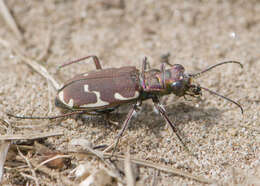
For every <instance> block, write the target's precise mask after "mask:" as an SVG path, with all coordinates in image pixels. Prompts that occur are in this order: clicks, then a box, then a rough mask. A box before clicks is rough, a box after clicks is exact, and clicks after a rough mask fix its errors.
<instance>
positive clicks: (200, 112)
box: [130, 102, 225, 137]
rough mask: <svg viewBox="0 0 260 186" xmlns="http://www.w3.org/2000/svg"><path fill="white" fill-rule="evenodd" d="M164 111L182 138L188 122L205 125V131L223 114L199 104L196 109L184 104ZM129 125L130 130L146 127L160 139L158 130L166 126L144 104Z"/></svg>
mask: <svg viewBox="0 0 260 186" xmlns="http://www.w3.org/2000/svg"><path fill="white" fill-rule="evenodd" d="M165 109H166V112H167V114H168V116H169V118H170V120H171V122H172V123H174V124H175V125H176V126H177V127H178V129H179V131H180V132H181V135H183V136H185V133H184V132H183V130H182V129H183V128H184V127H185V125H188V124H189V123H190V122H200V123H205V125H204V127H205V128H206V130H210V129H211V128H212V127H213V126H215V125H217V124H218V123H219V122H218V121H219V120H220V119H221V118H222V114H223V113H224V112H225V111H223V110H219V109H217V108H214V107H213V108H206V105H205V104H203V103H201V105H200V107H199V108H198V107H195V106H191V105H189V104H186V103H184V102H179V103H177V104H174V105H170V106H167V107H166V108H165ZM148 118H149V119H148ZM144 121H145V122H144ZM130 125H131V126H130V129H131V127H132V128H134V129H136V130H138V129H139V128H143V127H148V129H149V130H150V131H151V132H152V133H153V134H154V135H155V136H157V137H160V133H159V132H158V130H163V128H164V127H165V125H166V124H165V120H164V118H163V117H162V116H160V115H159V114H157V113H155V112H154V110H153V107H152V106H150V105H146V104H144V105H143V109H142V112H141V113H140V114H139V116H138V117H137V118H135V119H134V120H133V121H132V122H131V124H130Z"/></svg>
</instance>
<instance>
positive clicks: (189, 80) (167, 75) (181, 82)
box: [160, 64, 201, 97]
mask: <svg viewBox="0 0 260 186" xmlns="http://www.w3.org/2000/svg"><path fill="white" fill-rule="evenodd" d="M184 71H185V69H184V67H183V66H182V65H180V64H175V65H172V67H171V68H170V69H167V70H165V71H164V72H162V73H161V78H160V79H161V82H162V84H164V87H165V88H166V90H167V92H168V93H173V94H175V95H177V96H185V95H190V96H193V97H200V96H201V88H200V86H199V85H197V84H193V77H191V76H190V75H189V74H186V73H184Z"/></svg>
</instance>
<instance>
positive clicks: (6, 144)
mask: <svg viewBox="0 0 260 186" xmlns="http://www.w3.org/2000/svg"><path fill="white" fill-rule="evenodd" d="M0 122H1V123H2V124H3V126H5V127H6V131H7V134H12V128H11V124H10V123H8V122H7V121H5V120H3V119H0ZM11 142H12V141H11V140H3V141H2V143H1V146H0V183H1V182H2V178H3V175H4V164H5V161H6V158H7V153H8V150H9V148H10V145H11Z"/></svg>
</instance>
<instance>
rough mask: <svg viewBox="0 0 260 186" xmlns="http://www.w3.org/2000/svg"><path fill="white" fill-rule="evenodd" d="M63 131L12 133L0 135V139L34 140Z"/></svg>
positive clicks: (56, 134) (59, 133)
mask: <svg viewBox="0 0 260 186" xmlns="http://www.w3.org/2000/svg"><path fill="white" fill-rule="evenodd" d="M62 135H63V131H55V132H46V133H38V134H37V133H36V134H35V133H34V134H24V135H22V134H13V135H4V136H0V140H25V139H28V140H34V139H40V138H47V137H53V136H62Z"/></svg>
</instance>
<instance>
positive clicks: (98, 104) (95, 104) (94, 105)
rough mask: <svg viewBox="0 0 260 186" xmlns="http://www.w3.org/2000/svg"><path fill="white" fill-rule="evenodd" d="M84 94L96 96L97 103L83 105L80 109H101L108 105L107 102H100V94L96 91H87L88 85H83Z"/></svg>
mask: <svg viewBox="0 0 260 186" xmlns="http://www.w3.org/2000/svg"><path fill="white" fill-rule="evenodd" d="M84 92H87V93H94V94H96V97H97V102H96V103H89V104H85V105H80V107H85V108H89V107H102V106H106V105H109V102H106V101H103V100H101V98H100V92H97V91H89V89H88V85H84Z"/></svg>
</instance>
